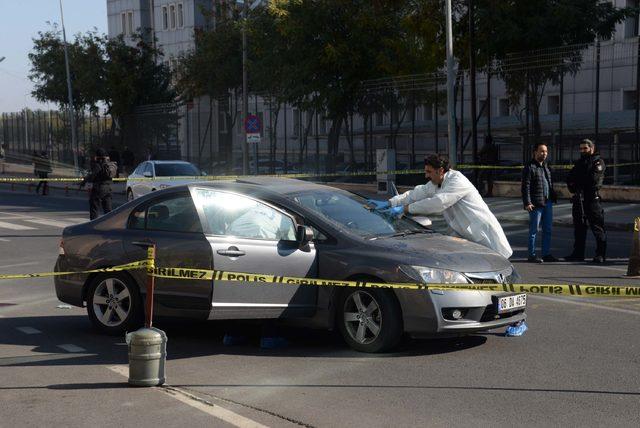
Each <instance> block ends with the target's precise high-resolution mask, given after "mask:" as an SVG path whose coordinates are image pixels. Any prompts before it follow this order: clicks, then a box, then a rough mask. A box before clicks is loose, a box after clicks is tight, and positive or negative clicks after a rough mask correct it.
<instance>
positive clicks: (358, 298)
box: [343, 291, 382, 345]
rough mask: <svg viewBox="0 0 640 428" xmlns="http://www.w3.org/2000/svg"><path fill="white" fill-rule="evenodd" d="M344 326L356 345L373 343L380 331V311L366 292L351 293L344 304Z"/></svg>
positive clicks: (373, 299) (378, 306)
mask: <svg viewBox="0 0 640 428" xmlns="http://www.w3.org/2000/svg"><path fill="white" fill-rule="evenodd" d="M343 310H344V317H343V319H344V326H345V328H346V330H347V333H348V334H349V336H351V338H352V339H353V340H355V341H356V342H357V343H360V344H363V345H366V344H369V343H372V342H374V341H375V340H376V339H377V338H378V335H379V334H380V331H381V329H382V311H381V310H380V304H379V303H378V302H377V301H376V299H375V298H374V297H373V296H372V295H371V294H369V293H368V292H366V291H355V292H353V293H351V294H350V295H349V296H348V297H347V299H346V300H345V302H344V308H343Z"/></svg>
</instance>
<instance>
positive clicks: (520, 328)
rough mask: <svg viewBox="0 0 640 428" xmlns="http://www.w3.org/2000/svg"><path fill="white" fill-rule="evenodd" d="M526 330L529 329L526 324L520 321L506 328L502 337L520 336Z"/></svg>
mask: <svg viewBox="0 0 640 428" xmlns="http://www.w3.org/2000/svg"><path fill="white" fill-rule="evenodd" d="M528 329H529V327H527V323H526V322H524V321H520V322H517V323H515V324H512V325H510V326H509V327H507V331H505V333H504V335H505V336H507V337H514V336H522V335H523V334H524V332H525V331H527V330H528Z"/></svg>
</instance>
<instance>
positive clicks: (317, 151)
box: [316, 107, 366, 175]
mask: <svg viewBox="0 0 640 428" xmlns="http://www.w3.org/2000/svg"><path fill="white" fill-rule="evenodd" d="M318 119H319V116H318V108H317V107H316V175H320V136H319V135H318ZM365 157H366V150H365Z"/></svg>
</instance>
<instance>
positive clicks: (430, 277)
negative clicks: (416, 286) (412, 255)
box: [401, 266, 469, 284]
mask: <svg viewBox="0 0 640 428" xmlns="http://www.w3.org/2000/svg"><path fill="white" fill-rule="evenodd" d="M401 269H402V271H403V272H405V273H406V274H407V275H409V277H411V278H414V279H416V280H419V281H422V282H424V283H426V284H468V283H469V280H468V279H467V277H466V276H464V275H463V274H461V273H460V272H456V271H453V270H447V269H435V268H430V267H425V266H403V267H401Z"/></svg>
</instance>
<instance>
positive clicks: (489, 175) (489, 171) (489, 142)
mask: <svg viewBox="0 0 640 428" xmlns="http://www.w3.org/2000/svg"><path fill="white" fill-rule="evenodd" d="M478 157H479V158H480V165H484V166H491V167H495V166H496V165H497V163H498V157H499V156H498V146H496V145H495V144H494V143H493V137H492V136H491V134H487V135H486V136H485V138H484V145H483V146H482V149H481V150H480V153H478ZM494 176H495V170H494V169H493V168H483V169H481V170H480V174H479V182H478V189H479V190H480V192H482V191H483V189H484V183H485V182H486V183H487V191H486V192H485V194H484V196H485V197H488V198H491V197H493V179H494Z"/></svg>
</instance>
